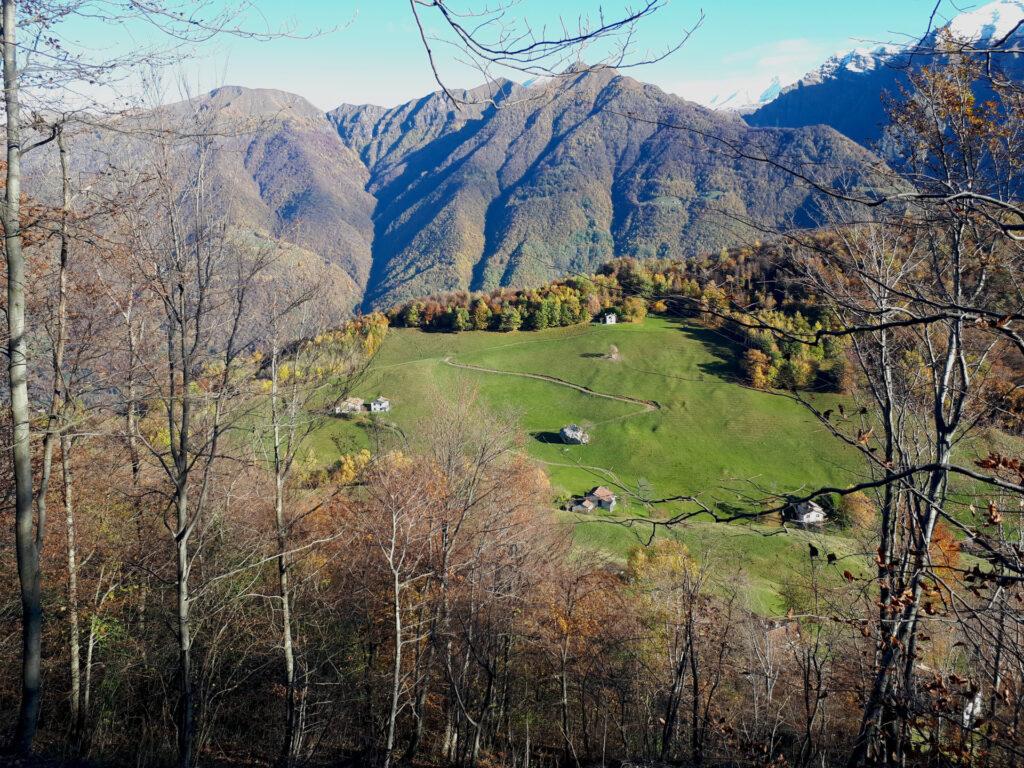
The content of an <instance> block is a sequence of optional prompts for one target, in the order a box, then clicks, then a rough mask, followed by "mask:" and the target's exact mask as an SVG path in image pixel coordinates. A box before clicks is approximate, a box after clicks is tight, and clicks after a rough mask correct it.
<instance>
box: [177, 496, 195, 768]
mask: <svg viewBox="0 0 1024 768" xmlns="http://www.w3.org/2000/svg"><path fill="white" fill-rule="evenodd" d="M186 493H187V490H186V488H184V487H182V486H181V485H180V484H179V488H178V494H177V504H176V507H177V526H178V532H177V535H176V537H175V538H176V539H177V548H176V555H177V558H176V568H177V571H176V576H177V591H178V615H177V623H178V765H179V767H180V768H189V767H190V766H191V764H192V736H193V731H194V729H195V724H194V722H193V714H194V713H193V702H192V632H191V627H190V626H189V607H190V595H189V583H188V581H189V559H188V556H189V553H188V497H187V496H186Z"/></svg>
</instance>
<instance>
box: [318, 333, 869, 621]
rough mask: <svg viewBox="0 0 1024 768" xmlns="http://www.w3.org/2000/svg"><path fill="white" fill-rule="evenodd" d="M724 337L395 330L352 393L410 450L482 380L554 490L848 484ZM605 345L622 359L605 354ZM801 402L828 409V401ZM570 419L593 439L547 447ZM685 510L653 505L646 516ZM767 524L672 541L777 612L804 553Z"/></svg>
mask: <svg viewBox="0 0 1024 768" xmlns="http://www.w3.org/2000/svg"><path fill="white" fill-rule="evenodd" d="M728 343H729V342H728V341H726V340H725V339H724V337H722V336H721V335H719V334H717V333H715V332H713V331H711V330H708V329H706V328H703V327H701V326H699V325H694V324H688V323H684V322H681V321H678V320H674V319H669V318H662V317H653V316H652V317H649V318H648V319H647V320H646V321H645V322H644V323H643V324H626V323H620V324H618V325H614V326H603V325H590V326H574V327H569V328H555V329H547V330H544V331H537V332H531V333H516V334H494V333H487V332H467V333H460V334H443V333H424V332H422V331H419V330H413V329H393V330H392V331H391V332H390V333H389V335H388V337H387V340H386V341H385V343H384V346H383V349H382V350H381V353H380V355H379V356H378V358H377V360H376V361H375V363H374V366H373V368H372V369H371V371H370V372H369V375H368V377H367V379H366V380H365V382H363V384H362V385H361V386H360V388H359V391H358V392H357V393H356V394H358V395H359V396H361V397H364V398H366V399H370V398H372V397H375V396H376V395H377V394H384V395H386V396H388V397H390V398H391V399H392V407H393V411H392V412H391V413H390V414H387V415H386V417H385V419H384V420H385V421H387V422H388V423H392V424H394V425H395V426H397V427H398V428H399V429H400V430H401V431H402V432H403V433H404V434H405V435H406V437H407V438H408V440H409V441H410V442H411V443H413V444H416V442H417V425H419V424H422V423H423V421H424V420H425V419H426V418H427V417H428V416H429V415H430V414H431V413H432V412H433V410H434V409H435V406H436V404H437V402H438V399H439V398H449V397H458V396H459V393H460V392H461V391H463V389H462V388H463V387H464V386H466V385H468V386H470V387H474V388H478V389H479V392H480V394H481V396H482V399H483V400H484V402H486V403H487V404H489V406H490V407H491V408H493V409H494V410H495V411H496V412H503V411H504V412H507V411H512V412H514V413H516V414H517V415H518V420H519V423H520V425H521V429H522V431H523V432H524V433H525V435H526V439H525V444H524V448H525V450H526V451H527V452H528V453H529V455H530V456H531V457H533V458H534V459H536V460H537V461H539V462H542V463H543V466H544V467H545V469H546V471H547V472H548V473H549V475H550V477H551V482H552V486H553V494H554V495H555V496H556V497H564V496H566V495H568V494H574V493H581V492H583V491H586V490H587V489H589V488H590V487H592V486H594V485H596V484H598V483H613V484H614V483H615V482H616V480H617V481H618V483H620V484H621V485H622V486H625V488H627V489H629V490H632V491H634V492H636V491H637V489H638V484H639V487H640V488H641V489H642V495H644V496H645V497H648V498H663V497H667V496H675V495H681V494H702V493H703V492H705V491H707V490H708V489H712V488H722V487H726V488H729V489H732V490H734V491H735V493H733V494H730V492H729V491H724V492H723V491H718V492H717V493H716V496H715V498H713V499H712V498H708V497H704V498H705V500H706V501H709V502H710V501H717V502H721V503H722V504H729V503H738V502H739V499H738V494H742V493H752V492H754V490H755V485H756V487H757V488H761V489H767V490H770V491H775V492H782V493H786V492H800V491H801V490H806V489H807V488H810V487H813V486H816V485H821V484H829V483H833V484H849V483H851V482H855V481H856V480H855V477H854V475H853V474H852V473H851V470H850V467H851V466H852V464H851V462H849V458H850V457H849V456H848V455H847V454H846V453H845V451H844V450H843V449H842V448H840V447H839V445H838V444H837V442H836V441H835V440H834V439H832V438H831V437H830V436H829V435H828V434H827V433H826V432H825V431H824V430H823V429H822V428H821V427H820V426H818V425H817V424H816V423H815V422H814V420H813V418H812V417H811V415H810V414H809V413H808V412H807V411H806V410H804V409H803V408H802V407H801V406H800V405H799V404H797V403H795V402H793V401H791V400H790V399H788V398H786V397H783V396H780V395H777V394H772V393H768V392H758V391H755V390H753V389H750V388H748V387H744V386H741V385H740V384H739V381H740V379H741V377H742V372H741V371H740V370H739V369H738V368H737V367H736V365H735V363H734V362H733V361H734V360H735V355H734V353H733V351H732V350H730V349H729V348H728V347H727V344H728ZM612 345H614V346H615V347H616V348H617V349H618V353H619V354H618V358H619V359H618V360H612V359H608V353H609V350H610V348H611V347H612ZM449 362H457V363H462V364H469V365H476V366H481V367H485V368H491V369H496V370H507V371H516V372H526V373H537V374H544V375H549V376H554V377H557V378H560V379H563V380H565V381H569V382H572V383H574V384H580V385H583V386H585V387H588V388H590V389H593V390H594V391H597V392H601V393H606V394H612V395H623V396H627V397H633V398H638V399H644V400H654V401H657V402H658V404H659V405H660V406H661V407H660V409H659V410H656V411H650V410H647V409H645V408H644V407H643V406H640V405H637V404H634V403H627V402H620V401H616V400H611V399H606V398H599V397H594V396H591V395H587V394H584V393H581V392H578V391H576V390H573V389H570V388H568V387H564V386H559V385H558V384H555V383H552V382H547V381H540V380H536V379H527V378H521V377H518V376H504V375H500V374H494V373H485V372H482V371H474V370H466V369H461V368H455V367H453V366H452V365H450V364H449ZM808 396H809V397H810V398H812V399H814V400H816V401H818V403H819V404H821V405H823V407H827V405H825V401H826V400H830V399H833V398H834V397H835V396H833V395H813V394H812V395H808ZM570 422H577V423H581V424H583V425H584V426H586V427H587V428H588V430H589V432H590V434H591V436H592V442H591V444H590V445H587V446H566V445H562V444H560V443H558V442H547V441H548V440H550V439H551V438H552V437H553V436H554V434H555V433H557V432H558V430H559V428H560V427H562V426H563V425H565V424H567V423H570ZM369 424H370V418H369V417H368V416H366V417H360V418H357V419H355V420H348V419H337V420H332V421H331V422H330V423H329V424H328V426H327V427H326V428H325V429H324V430H322V431H321V432H320V433H319V434H318V435H317V436H316V439H315V442H314V443H313V446H312V449H311V450H313V451H315V452H316V453H317V454H318V455H319V457H321V458H322V459H326V458H328V457H334V456H336V455H337V452H338V450H339V448H340V449H341V450H342V451H353V450H356V449H358V448H363V447H367V446H368V445H370V443H371V441H372V438H371V430H369V429H368V425H369ZM682 508H683V507H682V506H680V505H679V504H667V505H659V506H658V507H657V509H656V511H655V513H654V514H655V515H656V516H657V515H661V514H664V513H666V512H669V511H680V510H681V509H682ZM623 513H624V514H626V515H630V516H633V515H636V516H645V515H647V514H648V512H647V510H645V509H644V507H643V506H642V505H641V504H639V503H637V502H635V501H634V502H632V503H629V502H627V504H626V509H625V510H623ZM567 517H568V516H567ZM620 517H621V516H620ZM580 520H582V518H580ZM755 531H756V532H755ZM649 532H650V527H649V526H638V527H635V528H634V529H632V530H630V529H626V528H623V527H621V526H613V525H606V524H595V523H593V522H590V521H584V522H582V523H581V524H580V525H579V526H578V527H577V540H578V541H579V542H580V543H582V544H586V545H592V546H595V547H598V548H600V549H602V550H604V551H607V552H608V553H609V554H611V555H613V556H615V557H616V558H622V557H624V556H625V553H626V552H627V550H628V549H629V548H630V547H631V546H633V545H635V544H636V543H637V538H636V537H637V536H638V535H639V536H646V535H648V534H649ZM764 532H766V531H765V528H763V527H757V528H756V529H755V530H754V531H752V530H748V529H744V530H739V529H737V530H732V529H729V530H728V531H726V530H723V528H722V526H720V525H717V524H714V523H702V522H700V521H694V522H692V523H690V524H689V525H687V526H684V527H682V528H680V529H679V530H678V531H677V532H676V533H675V534H674V535H677V536H679V537H680V538H682V539H684V540H687V541H690V542H691V543H694V544H695V543H696V540H698V539H704V540H706V542H707V543H711V544H713V546H712V549H713V550H715V551H716V553H717V555H718V556H719V557H721V558H722V560H723V562H728V563H732V564H734V565H735V567H734V568H728V569H724V570H726V571H727V572H729V574H730V575H734V574H735V573H736V572H737V571H745V572H746V573H747V575H748V576H749V578H750V581H751V584H750V590H749V593H748V594H749V596H748V600H749V602H750V604H751V605H752V607H755V608H758V609H760V610H773V609H777V608H778V606H779V604H780V603H779V600H778V595H779V593H780V591H781V590H782V589H783V584H784V582H785V581H786V579H787V575H788V574H787V567H786V566H785V563H787V562H788V563H792V564H795V563H796V561H797V559H798V558H801V557H802V558H806V546H805V539H806V535H805V534H802V533H801V534H797V535H792V536H785V537H783V536H771V537H767V538H766V537H765V536H763V535H761V534H763V533H764ZM828 537H829V539H831V540H832V541H830V542H829V547H830V551H844V550H848V549H850V548H852V547H853V542H852V541H849V540H845V534H839V535H833V534H828ZM840 539H842V540H840ZM694 549H695V550H696V549H703V547H696V546H695V547H694ZM780 563H782V564H783V565H782V567H780Z"/></svg>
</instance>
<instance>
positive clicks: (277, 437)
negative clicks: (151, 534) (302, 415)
mask: <svg viewBox="0 0 1024 768" xmlns="http://www.w3.org/2000/svg"><path fill="white" fill-rule="evenodd" d="M278 354H279V353H278V346H277V340H276V339H275V340H274V344H273V349H272V350H271V357H270V412H271V418H272V419H273V424H272V427H273V433H274V522H275V525H276V527H277V578H278V590H279V597H280V600H281V623H282V627H281V648H282V651H283V653H284V675H285V716H284V741H283V742H282V744H281V755H280V758H279V759H280V763H281V765H285V766H288V765H291V764H292V761H293V759H294V756H295V715H296V710H295V649H294V643H293V640H292V612H291V590H290V588H289V585H288V524H287V522H286V520H285V514H284V486H285V477H286V474H287V471H288V469H287V467H288V461H287V458H286V457H285V456H284V454H283V450H284V446H283V445H282V439H281V414H280V403H279V397H278Z"/></svg>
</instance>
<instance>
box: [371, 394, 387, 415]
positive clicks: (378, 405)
mask: <svg viewBox="0 0 1024 768" xmlns="http://www.w3.org/2000/svg"><path fill="white" fill-rule="evenodd" d="M390 410H391V401H390V400H388V399H387V398H386V397H384V396H383V395H381V396H380V397H378V398H377V399H375V400H371V401H370V411H371V412H373V413H388V412H389V411H390Z"/></svg>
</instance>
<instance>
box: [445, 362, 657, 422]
mask: <svg viewBox="0 0 1024 768" xmlns="http://www.w3.org/2000/svg"><path fill="white" fill-rule="evenodd" d="M444 363H445V365H450V366H451V367H452V368H462V369H464V370H467V371H478V372H480V373H494V374H500V375H502V376H519V377H520V378H523V379H537V380H538V381H546V382H548V383H549V384H556V385H558V386H560V387H568V388H569V389H575V390H576V391H577V392H582V393H583V394H585V395H591V396H592V397H603V398H606V399H608V400H618V401H619V402H620V403H632V404H634V405H639V406H642V407H643V408H644V409H646V410H648V411H659V410H661V404H660V403H659V402H658V401H657V400H641V399H639V398H636V397H629V396H628V395H609V394H608V393H607V392H597V391H595V390H593V389H591V388H590V387H584V386H583V385H582V384H573V383H572V382H571V381H566V380H565V379H560V378H558V377H557V376H548V375H547V374H544V373H525V372H522V371H502V370H500V369H498V368H485V367H484V366H482V365H470V364H469V363H457V362H455V361H454V360H453V359H452V358H451V357H446V358H444Z"/></svg>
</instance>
